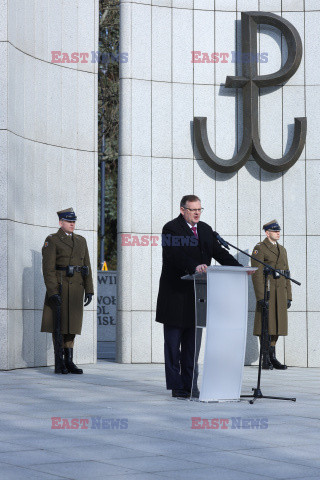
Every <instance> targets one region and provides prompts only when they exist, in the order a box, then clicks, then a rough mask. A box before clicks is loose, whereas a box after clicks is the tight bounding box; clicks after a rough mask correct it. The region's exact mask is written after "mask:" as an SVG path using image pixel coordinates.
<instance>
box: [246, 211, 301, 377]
mask: <svg viewBox="0 0 320 480" xmlns="http://www.w3.org/2000/svg"><path fill="white" fill-rule="evenodd" d="M262 228H263V230H264V231H265V232H266V238H265V239H264V241H263V242H259V243H258V244H257V245H256V246H255V247H254V249H253V252H252V256H253V257H254V258H256V259H257V260H260V261H262V262H264V263H267V264H268V265H270V266H271V267H273V268H276V269H278V270H281V271H282V273H284V272H287V273H289V275H290V272H289V264H288V257H287V251H286V249H285V248H284V247H283V246H282V245H280V244H279V243H278V240H279V238H280V230H281V228H280V225H279V223H278V222H277V220H271V221H270V222H268V223H266V224H265V225H263V227H262ZM252 266H253V267H257V268H258V270H257V271H256V272H255V274H254V275H253V277H252V282H253V286H254V290H255V294H256V299H257V305H256V314H255V318H254V330H253V334H254V335H259V336H260V335H261V323H262V308H263V306H264V275H263V265H262V264H261V263H258V262H256V261H255V260H252ZM268 278H269V280H270V299H269V302H268V308H269V317H268V333H269V335H270V348H269V355H268V354H267V355H264V356H263V364H262V368H263V369H265V370H272V369H273V368H275V369H277V370H286V368H287V366H286V365H282V364H281V363H280V362H279V360H277V358H276V351H275V349H276V343H277V340H278V337H279V335H288V313H287V309H288V308H290V306H291V302H292V292H291V282H290V280H287V279H286V278H285V277H283V276H282V275H279V274H278V276H277V277H275V276H273V275H269V277H268Z"/></svg>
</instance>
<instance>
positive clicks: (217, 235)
mask: <svg viewBox="0 0 320 480" xmlns="http://www.w3.org/2000/svg"><path fill="white" fill-rule="evenodd" d="M213 235H214V236H215V237H216V239H217V240H218V242H219V243H220V245H222V246H223V247H225V248H227V249H228V250H230V247H229V245H228V243H227V242H226V241H225V240H223V238H222V237H220V235H219V233H218V232H213Z"/></svg>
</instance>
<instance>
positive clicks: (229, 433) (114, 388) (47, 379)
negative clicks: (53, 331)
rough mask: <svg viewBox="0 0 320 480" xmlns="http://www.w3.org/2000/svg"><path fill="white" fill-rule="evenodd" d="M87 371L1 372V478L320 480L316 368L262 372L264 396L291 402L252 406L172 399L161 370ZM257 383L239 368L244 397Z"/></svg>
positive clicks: (108, 367)
mask: <svg viewBox="0 0 320 480" xmlns="http://www.w3.org/2000/svg"><path fill="white" fill-rule="evenodd" d="M83 369H84V371H85V373H84V375H81V376H80V375H79V376H78V375H63V376H62V375H54V373H53V368H29V369H19V370H12V371H9V372H4V371H3V372H0V385H1V390H0V435H1V441H0V471H1V477H2V476H3V478H6V480H11V479H13V480H16V479H17V480H21V479H26V480H27V479H29V478H30V479H31V478H32V479H38V478H39V479H42V480H47V479H49V478H50V479H58V478H64V479H72V480H82V479H87V478H96V479H104V478H105V479H109V478H110V479H111V480H112V479H114V480H120V479H124V480H131V479H132V480H133V479H137V480H152V479H153V480H161V479H165V478H167V479H168V478H174V479H180V478H181V479H182V478H183V479H184V480H188V479H199V480H201V479H204V478H205V479H207V478H210V479H219V480H233V479H236V480H242V479H243V480H245V479H246V480H256V479H258V478H259V479H262V480H263V479H266V480H268V479H270V480H271V479H290V480H291V479H292V480H293V479H297V480H300V479H301V480H302V479H304V478H311V479H317V478H318V479H320V457H319V453H318V452H319V451H320V369H317V368H309V369H306V368H289V369H288V370H287V371H285V372H277V371H272V372H263V373H262V391H263V393H264V394H265V395H274V396H289V397H290V396H294V397H296V398H297V401H296V402H288V401H280V400H270V399H263V400H257V401H256V402H255V404H254V405H250V404H249V403H248V401H245V400H242V401H240V402H226V403H200V402H192V401H188V400H179V399H175V398H172V397H171V392H168V391H166V389H165V386H164V385H165V379H164V366H163V365H161V364H151V365H150V364H144V365H143V364H134V365H121V364H116V363H113V362H107V361H99V362H98V363H97V364H95V365H85V366H83ZM256 377H257V367H245V369H244V376H243V388H242V393H245V394H249V393H251V389H252V387H254V386H255V384H256ZM194 418H197V419H198V425H199V421H200V425H202V426H204V427H206V428H192V427H194V426H195V425H197V423H194V420H193V419H194ZM199 419H201V420H199ZM208 427H209V428H208Z"/></svg>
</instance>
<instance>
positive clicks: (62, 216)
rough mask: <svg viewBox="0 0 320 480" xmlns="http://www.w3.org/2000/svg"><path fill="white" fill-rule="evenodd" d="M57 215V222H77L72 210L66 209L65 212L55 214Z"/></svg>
mask: <svg viewBox="0 0 320 480" xmlns="http://www.w3.org/2000/svg"><path fill="white" fill-rule="evenodd" d="M57 215H58V217H59V220H66V221H67V222H75V221H76V220H77V217H76V214H75V213H74V210H73V208H66V209H65V210H60V212H57Z"/></svg>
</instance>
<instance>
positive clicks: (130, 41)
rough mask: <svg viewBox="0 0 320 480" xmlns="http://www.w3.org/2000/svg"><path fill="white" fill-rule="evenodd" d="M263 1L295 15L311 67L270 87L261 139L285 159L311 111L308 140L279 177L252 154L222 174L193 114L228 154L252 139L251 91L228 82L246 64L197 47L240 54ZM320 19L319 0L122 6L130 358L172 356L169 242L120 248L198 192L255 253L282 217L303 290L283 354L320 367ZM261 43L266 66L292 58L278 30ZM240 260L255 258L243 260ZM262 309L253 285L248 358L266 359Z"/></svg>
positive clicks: (125, 297) (122, 184) (125, 328)
mask: <svg viewBox="0 0 320 480" xmlns="http://www.w3.org/2000/svg"><path fill="white" fill-rule="evenodd" d="M304 4H305V10H304ZM259 8H260V10H262V11H267V12H270V11H271V12H274V13H276V14H278V15H282V16H283V17H284V18H286V19H288V20H289V21H290V22H291V23H293V25H294V26H295V27H296V28H297V30H298V31H299V33H300V36H301V39H302V42H303V46H304V54H303V59H302V62H301V65H300V68H299V69H298V71H297V72H296V74H295V75H294V76H293V77H292V78H291V79H290V80H289V81H288V82H287V84H286V85H285V86H284V87H283V88H278V87H277V88H266V89H263V91H261V94H260V132H261V140H262V147H263V148H264V149H265V151H266V153H267V154H269V155H270V156H274V157H277V156H282V155H283V152H284V151H286V149H287V148H288V146H290V142H291V138H292V130H293V128H292V126H293V122H294V117H299V116H307V118H308V133H307V142H306V148H305V149H304V151H303V153H302V155H301V157H300V159H299V160H298V161H297V163H296V164H295V165H294V167H293V168H291V169H290V170H289V171H288V172H285V173H280V174H272V173H268V172H266V171H263V170H261V169H260V168H259V167H258V165H257V164H256V163H255V162H254V161H249V162H248V163H247V165H246V166H245V167H243V168H242V169H241V170H240V171H239V172H238V173H235V174H220V173H216V172H215V171H213V170H210V169H209V168H208V167H207V165H206V164H205V163H204V161H203V160H201V158H200V157H199V155H198V153H197V152H196V151H195V150H194V144H193V135H192V121H193V117H194V116H206V117H208V135H209V140H210V143H211V146H212V148H213V149H214V151H215V152H216V153H217V155H218V156H221V157H223V158H230V157H232V156H233V154H234V151H235V149H236V148H237V145H239V144H240V142H241V136H242V120H241V101H240V100H241V98H240V94H238V93H237V92H236V91H234V90H230V89H225V87H224V82H225V79H226V76H227V75H235V74H236V64H235V63H231V62H230V61H229V62H228V63H216V64H207V63H201V64H193V63H191V51H192V50H200V51H202V52H209V53H211V52H229V54H230V52H231V51H234V50H239V49H240V27H241V22H240V18H241V11H246V10H258V9H259ZM319 21H320V7H319V6H318V5H317V2H313V1H311V0H310V1H306V2H303V1H302V0H301V1H297V0H286V1H284V0H283V1H282V2H281V0H260V1H259V2H258V1H257V0H256V1H255V0H250V1H248V0H247V1H246V0H237V1H236V0H215V1H214V0H158V1H152V2H151V1H147V0H141V1H140V0H135V1H132V2H130V1H123V2H122V3H121V29H122V37H121V41H122V43H121V50H122V51H126V52H129V62H128V63H127V64H123V65H122V70H121V126H120V159H119V269H118V272H119V284H118V286H119V291H118V309H119V311H118V320H117V321H118V359H119V361H122V362H162V361H163V336H162V326H161V325H158V324H156V323H155V322H154V317H155V308H156V299H157V292H158V282H159V276H160V271H161V247H160V246H158V247H152V246H148V247H138V246H134V247H128V246H123V247H121V234H122V233H124V232H129V233H137V234H155V235H156V234H158V235H159V234H160V233H161V228H162V226H163V224H164V223H166V222H167V221H169V220H170V219H172V218H173V217H176V216H177V215H178V214H179V201H180V198H181V197H182V196H183V195H185V194H189V193H194V194H196V195H199V196H200V198H201V200H202V204H203V206H204V208H205V210H204V213H203V216H202V219H203V220H204V221H206V222H208V223H209V224H210V225H212V227H213V228H214V229H215V230H217V231H218V232H219V233H220V234H221V235H223V236H224V237H225V238H226V239H227V240H229V241H230V242H231V243H234V244H235V245H238V246H239V247H240V248H242V249H247V250H248V251H249V252H251V250H252V248H253V247H254V245H255V243H256V242H257V241H259V240H260V239H263V238H264V235H263V234H262V231H261V227H262V224H263V223H265V222H266V221H268V220H271V219H273V218H277V219H278V221H279V222H280V223H281V225H282V227H283V230H282V234H283V235H282V242H283V244H284V245H285V247H286V249H287V251H288V256H289V261H290V267H291V272H292V275H293V277H294V278H297V279H298V280H300V281H301V282H302V286H301V287H297V286H295V285H294V286H293V303H292V307H291V309H290V311H289V335H288V337H286V338H285V340H284V339H283V338H281V340H280V341H279V347H278V354H279V355H278V356H279V357H280V359H283V358H284V357H285V361H286V362H287V363H288V364H289V365H296V366H310V367H315V366H318V367H319V366H320V351H319V348H318V340H317V339H318V338H319V336H320V296H319V294H318V290H319V281H318V280H317V270H318V262H317V259H318V252H319V248H320V236H319V227H318V226H319V221H320V213H319V212H320V200H319V194H318V191H319V187H320V160H319V159H320V157H319V148H318V123H319V111H320V86H319V73H320V67H319V47H320V45H319V42H320V40H319V36H318V34H317V32H318V25H319ZM259 47H260V52H268V59H269V61H268V63H265V64H261V65H260V72H261V74H262V73H268V72H274V71H276V70H278V69H279V67H280V65H281V54H282V55H283V59H284V58H285V56H286V45H285V42H282V41H281V36H280V35H279V32H278V31H276V30H275V29H273V28H267V27H263V28H262V30H261V33H260V38H259ZM287 142H288V144H287ZM240 261H241V262H243V263H244V264H247V261H246V259H244V258H243V256H240ZM254 306H255V299H254V293H253V289H252V285H251V286H250V312H249V323H248V342H247V354H246V363H247V364H251V363H256V362H257V358H258V344H257V339H256V337H253V336H252V328H253V317H254V313H253V311H254Z"/></svg>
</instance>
